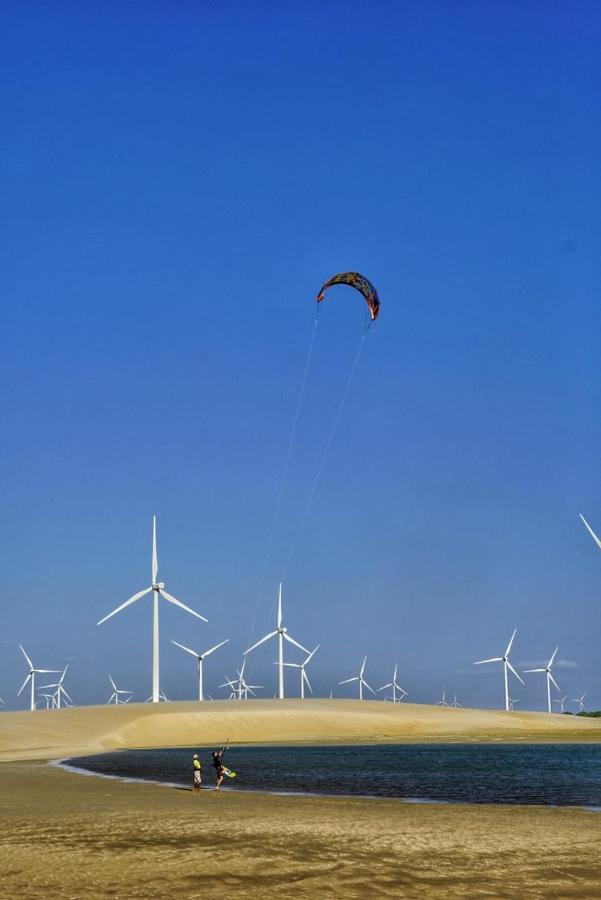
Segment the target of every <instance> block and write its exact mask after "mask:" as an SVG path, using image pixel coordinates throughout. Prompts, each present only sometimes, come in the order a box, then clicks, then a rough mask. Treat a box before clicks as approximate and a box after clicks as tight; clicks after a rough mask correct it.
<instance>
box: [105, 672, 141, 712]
mask: <svg viewBox="0 0 601 900" xmlns="http://www.w3.org/2000/svg"><path fill="white" fill-rule="evenodd" d="M109 681H110V683H111V686H112V688H113V693H112V694H111V696H110V697H109V700H108V702H107V706H109V705H110V704H111V703H114V704H115V706H119V705H122V704H123V703H129V701H130V700H131V698H132V697H133V695H134V692H133V691H121V690H119V688H118V687H117V685H116V684H115V682H114V681H113V678H112V676H111V675H109ZM119 694H129V697H128V698H127V700H120V699H119Z"/></svg>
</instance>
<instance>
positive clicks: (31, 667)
mask: <svg viewBox="0 0 601 900" xmlns="http://www.w3.org/2000/svg"><path fill="white" fill-rule="evenodd" d="M19 647H20V648H21V653H22V654H23V656H24V657H25V659H26V660H27V665H28V666H29V668H30V669H33V663H32V661H31V660H30V658H29V657H28V656H27V654H26V653H25V650H24V649H23V647H22V645H21V644H19Z"/></svg>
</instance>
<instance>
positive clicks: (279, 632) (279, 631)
mask: <svg viewBox="0 0 601 900" xmlns="http://www.w3.org/2000/svg"><path fill="white" fill-rule="evenodd" d="M282 621H283V619H282V582H281V581H280V589H279V592H278V620H277V628H276V630H275V631H270V632H269V634H266V635H265V637H262V638H261V640H260V641H257V643H256V644H253V645H252V647H249V648H248V650H245V651H244V656H246V654H247V653H250V652H251V650H254V649H255V648H256V647H258V646H259V645H260V644H264V643H265V641H268V640H270V639H271V638H272V637H276V636H277V639H278V650H279V653H278V676H279V677H278V696H279V699H280V700H283V699H284V641H288V643H289V644H294V646H295V647H298V649H299V650H302V651H303V653H309V650H307V648H306V647H303V645H302V644H299V643H298V641H295V640H294V638H292V637H290V635H289V634H288V629H287V628H284V626H283V625H282Z"/></svg>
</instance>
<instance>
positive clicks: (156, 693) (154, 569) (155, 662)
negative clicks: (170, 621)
mask: <svg viewBox="0 0 601 900" xmlns="http://www.w3.org/2000/svg"><path fill="white" fill-rule="evenodd" d="M158 571H159V561H158V557H157V517H156V516H153V517H152V565H151V577H152V582H151V584H150V587H147V588H144V590H143V591H138V593H137V594H134V595H133V597H130V598H129V600H126V601H125V603H122V604H121V606H118V607H117V609H114V610H113V611H112V612H110V613H109V614H108V615H107V616H104V618H103V619H100V621H99V622H97V623H96V624H97V625H102V623H103V622H106V621H107V619H110V618H111V616H115V615H116V614H117V613H119V612H121V610H122V609H125V607H126V606H130V605H131V604H132V603H135V602H136V600H139V599H140V598H141V597H145V596H146V594H150V593H152V594H153V618H152V697H151V698H150V699H151V700H152V702H153V703H158V702H159V700H160V699H162V698H161V690H160V687H159V595H160V596H161V597H162V598H163V600H167V602H168V603H172V604H173V606H179V608H180V609H183V610H184V611H185V612H187V613H190V615H192V616H196V618H197V619H201V620H202V621H203V622H206V621H207V619H205V617H204V616H201V615H200V613H197V612H194V610H193V609H190V607H188V606H185V605H184V604H183V603H182V602H181V600H177V599H176V598H175V597H173V596H172V595H171V594H168V593H167V591H166V590H165V584H164V582H162V581H157V576H158Z"/></svg>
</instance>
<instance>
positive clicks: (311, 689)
mask: <svg viewBox="0 0 601 900" xmlns="http://www.w3.org/2000/svg"><path fill="white" fill-rule="evenodd" d="M303 678H304V680H305V684H306V685H307V687H308V688H309V690H310V691H311V693H313V688H312V687H311V682H310V681H309V676H308V675H307V673H306V672H305V670H304V669H303Z"/></svg>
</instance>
